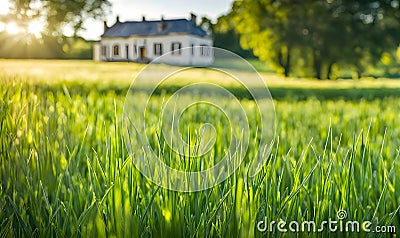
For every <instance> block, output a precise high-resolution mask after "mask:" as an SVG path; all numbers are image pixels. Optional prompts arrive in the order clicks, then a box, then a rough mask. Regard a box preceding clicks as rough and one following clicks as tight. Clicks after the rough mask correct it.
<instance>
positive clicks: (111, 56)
mask: <svg viewBox="0 0 400 238" xmlns="http://www.w3.org/2000/svg"><path fill="white" fill-rule="evenodd" d="M212 45H213V42H212V40H211V39H210V37H208V36H207V37H201V36H197V35H189V34H171V35H158V36H130V37H103V38H102V39H101V42H100V43H99V44H97V46H95V47H94V52H93V59H94V60H97V61H132V62H145V63H148V62H150V61H152V60H154V59H156V58H158V57H160V56H161V55H164V54H167V55H166V56H164V57H162V58H161V59H159V60H157V62H158V63H166V64H171V65H207V64H211V63H212V62H213V59H214V57H213V52H212V48H211V46H212Z"/></svg>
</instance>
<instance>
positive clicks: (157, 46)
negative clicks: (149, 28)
mask: <svg viewBox="0 0 400 238" xmlns="http://www.w3.org/2000/svg"><path fill="white" fill-rule="evenodd" d="M162 54H163V48H162V44H161V43H154V55H162Z"/></svg>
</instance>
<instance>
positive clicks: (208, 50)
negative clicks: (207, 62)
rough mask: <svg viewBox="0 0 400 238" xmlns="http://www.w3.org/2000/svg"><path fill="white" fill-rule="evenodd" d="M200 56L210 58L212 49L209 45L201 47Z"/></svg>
mask: <svg viewBox="0 0 400 238" xmlns="http://www.w3.org/2000/svg"><path fill="white" fill-rule="evenodd" d="M200 54H201V56H210V55H211V48H210V47H209V46H208V45H201V47H200Z"/></svg>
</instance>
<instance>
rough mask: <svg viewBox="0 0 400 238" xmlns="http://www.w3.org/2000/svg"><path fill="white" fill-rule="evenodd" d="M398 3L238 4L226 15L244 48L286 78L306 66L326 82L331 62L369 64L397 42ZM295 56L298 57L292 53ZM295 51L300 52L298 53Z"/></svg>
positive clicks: (289, 0)
mask: <svg viewBox="0 0 400 238" xmlns="http://www.w3.org/2000/svg"><path fill="white" fill-rule="evenodd" d="M399 5H400V4H399V1H398V0H381V1H376V0H375V1H373V0H355V1H345V0H240V1H236V2H234V3H233V6H232V11H231V13H230V14H229V15H230V17H231V18H232V19H233V21H234V23H235V24H234V25H235V29H236V31H237V32H239V33H240V36H241V37H240V40H241V44H242V46H243V47H245V48H247V49H252V50H253V52H254V54H255V55H256V56H258V57H259V58H260V59H261V60H265V61H270V62H271V63H273V64H274V65H275V66H276V68H277V69H278V71H280V72H282V73H283V74H284V75H285V76H289V74H290V73H292V68H293V67H292V65H293V64H294V63H296V62H299V61H302V62H309V61H310V60H311V61H312V62H311V63H307V64H306V65H309V66H310V67H312V69H313V71H314V76H315V77H316V78H318V79H322V78H330V77H331V75H332V69H333V66H334V65H335V64H337V65H340V64H346V65H353V66H355V67H356V68H357V72H358V74H359V75H361V74H362V73H363V71H364V69H365V68H366V65H368V64H374V63H376V62H377V61H378V60H380V58H381V56H382V54H383V53H385V52H386V51H391V50H395V49H396V48H397V46H398V39H400V35H399V31H398V29H399V28H400V21H399V20H400V19H399V17H400V12H399ZM296 52H297V53H296ZM299 52H300V53H299Z"/></svg>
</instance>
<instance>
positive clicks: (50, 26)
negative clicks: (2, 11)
mask: <svg viewBox="0 0 400 238" xmlns="http://www.w3.org/2000/svg"><path fill="white" fill-rule="evenodd" d="M11 4H12V7H11V9H10V13H9V14H8V16H7V17H6V19H8V20H9V21H13V22H16V23H17V24H18V25H19V26H22V27H27V23H29V22H31V21H32V20H34V19H40V20H41V21H44V22H46V23H47V24H46V25H47V32H46V33H47V35H50V36H60V37H62V36H63V34H62V31H63V28H64V27H66V26H68V27H71V28H72V29H73V31H74V33H75V35H76V34H77V32H78V31H79V30H81V29H82V28H83V23H84V21H85V20H86V19H90V18H94V19H99V18H101V17H104V15H105V12H106V10H107V8H108V7H109V6H110V2H109V0H68V1H66V0H18V1H12V2H11Z"/></svg>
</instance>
